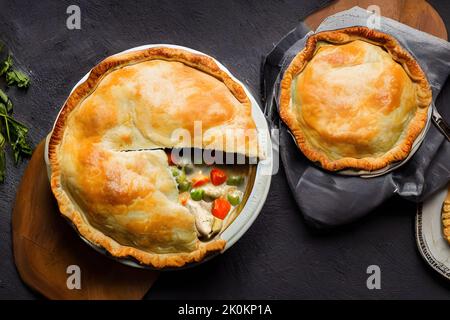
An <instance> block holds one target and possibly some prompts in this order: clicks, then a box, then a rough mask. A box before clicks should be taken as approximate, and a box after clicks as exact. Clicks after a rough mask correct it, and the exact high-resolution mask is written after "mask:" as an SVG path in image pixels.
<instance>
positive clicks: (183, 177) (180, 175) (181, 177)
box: [175, 171, 186, 184]
mask: <svg viewBox="0 0 450 320" xmlns="http://www.w3.org/2000/svg"><path fill="white" fill-rule="evenodd" d="M175 180H176V181H177V183H178V184H180V183H182V182H184V181H186V175H185V174H184V172H183V171H178V175H177V176H176V178H175Z"/></svg>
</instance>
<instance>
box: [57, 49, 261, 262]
mask: <svg viewBox="0 0 450 320" xmlns="http://www.w3.org/2000/svg"><path fill="white" fill-rule="evenodd" d="M196 122H198V123H196ZM199 126H201V127H199ZM199 130H200V131H199ZM186 133H188V135H186ZM186 137H187V138H186ZM227 142H228V143H227ZM232 142H234V143H232ZM173 147H198V148H206V149H215V150H223V151H226V152H234V153H241V154H244V155H247V156H249V157H257V156H258V155H259V154H260V150H258V141H257V134H256V127H255V123H254V121H253V119H252V117H251V104H250V101H249V99H248V97H247V95H246V93H245V91H244V89H243V88H242V87H241V86H240V85H239V84H238V83H236V82H235V81H233V80H232V79H231V78H230V76H228V75H227V74H226V73H225V72H223V71H222V70H221V69H220V68H219V67H218V66H217V65H216V63H215V62H214V61H213V60H212V59H211V58H209V57H206V56H203V55H197V54H193V53H190V52H187V51H184V50H181V49H172V48H165V47H164V48H151V49H147V50H143V51H136V52H131V53H126V54H121V55H116V56H112V57H110V58H107V59H106V60H104V61H103V62H101V63H100V64H99V65H97V66H96V67H95V68H94V69H93V70H92V71H91V73H90V75H89V78H88V79H87V80H86V81H85V82H84V83H82V84H81V85H79V86H78V87H77V88H76V89H75V90H74V92H73V93H71V95H70V96H69V98H68V99H67V101H66V103H65V105H64V107H63V108H62V111H61V113H60V115H59V117H58V119H57V122H56V124H55V127H54V130H53V132H52V135H51V138H50V143H49V159H50V165H51V169H52V175H51V187H52V190H53V193H54V195H55V197H56V199H57V201H58V204H59V208H60V211H61V212H62V214H63V215H64V216H66V217H67V218H68V219H69V220H71V221H72V223H73V224H74V225H75V227H76V228H77V229H78V232H79V233H80V234H81V235H82V236H83V237H85V238H86V239H88V240H89V241H91V242H93V243H94V244H96V245H98V246H101V247H104V248H105V249H106V250H107V251H108V252H109V253H110V254H112V255H113V256H115V257H133V258H135V259H136V260H138V261H139V262H140V263H142V264H147V265H151V266H154V267H157V268H163V267H177V266H182V265H184V264H185V263H188V262H193V261H199V260H201V259H203V258H204V257H205V255H206V254H208V253H210V252H214V251H220V250H222V249H223V248H224V246H225V241H224V240H222V239H220V238H219V237H215V238H212V239H210V241H200V240H199V231H198V228H197V227H196V216H195V214H193V212H190V210H189V207H187V206H186V205H183V204H182V203H181V202H180V200H179V190H178V189H179V185H177V181H176V180H175V179H174V176H173V174H172V172H171V169H170V168H169V162H168V156H167V154H166V152H165V151H164V150H163V149H164V148H173ZM185 191H186V190H185ZM196 210H197V211H199V210H200V209H199V208H197V207H196ZM208 219H210V220H211V221H213V218H208ZM208 221H209V220H208ZM211 223H212V222H211Z"/></svg>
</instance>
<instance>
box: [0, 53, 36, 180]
mask: <svg viewBox="0 0 450 320" xmlns="http://www.w3.org/2000/svg"><path fill="white" fill-rule="evenodd" d="M1 50H2V48H1V47H0V52H1ZM0 76H4V77H5V81H6V85H7V86H8V87H11V86H16V87H18V88H21V89H24V88H28V86H29V85H30V79H29V78H28V77H27V76H26V75H25V74H24V73H23V72H21V71H19V70H16V69H13V60H12V58H11V55H8V56H7V57H6V59H4V60H3V61H2V62H1V63H0ZM12 113H13V103H12V101H11V99H9V97H8V95H7V94H6V93H5V92H4V91H3V90H2V89H0V182H3V181H4V180H5V176H6V150H5V149H6V145H7V144H9V145H10V146H11V150H12V154H13V157H14V163H15V164H16V165H17V164H18V163H19V161H20V160H21V159H22V158H25V157H29V156H31V153H32V152H33V149H32V148H31V146H30V145H29V144H28V142H27V134H28V128H27V127H26V126H25V125H24V124H23V123H21V122H19V121H17V120H16V119H14V117H13V115H12Z"/></svg>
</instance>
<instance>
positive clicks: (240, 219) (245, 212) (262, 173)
mask: <svg viewBox="0 0 450 320" xmlns="http://www.w3.org/2000/svg"><path fill="white" fill-rule="evenodd" d="M153 47H168V48H178V49H183V50H186V51H189V52H192V53H196V54H202V55H205V56H208V55H207V54H204V53H202V52H200V51H197V50H193V49H191V48H187V47H183V46H177V45H170V44H152V45H144V46H139V47H135V48H132V49H128V50H125V51H123V52H120V53H117V54H115V55H119V54H123V53H126V52H131V51H138V50H144V49H148V48H153ZM208 57H210V58H212V59H213V60H214V61H215V62H216V63H217V65H218V66H219V67H220V68H221V69H222V70H224V71H225V72H227V73H228V75H229V76H231V78H232V79H233V80H234V81H236V82H237V83H239V84H240V85H241V86H242V87H243V88H244V90H245V92H246V93H247V96H248V97H249V98H250V101H251V104H252V116H253V120H254V121H255V124H256V127H257V129H258V132H259V133H260V134H259V143H260V145H261V146H262V147H263V148H264V154H265V157H266V158H265V159H264V160H262V161H260V162H259V163H258V165H257V169H256V177H255V182H254V185H253V189H252V191H251V193H250V195H249V197H248V199H247V202H246V203H245V206H244V208H242V210H241V212H240V213H239V215H238V216H237V217H236V219H235V220H234V221H233V222H232V223H231V224H230V225H229V226H228V228H226V229H225V230H224V231H223V232H222V234H221V238H222V239H224V240H225V241H226V246H225V248H224V249H223V251H222V252H225V251H226V250H227V249H229V248H230V247H231V246H232V245H233V244H234V243H236V241H237V240H239V239H240V238H241V237H242V236H243V235H244V233H245V232H246V231H247V230H248V228H250V226H251V225H252V224H253V222H254V221H255V219H256V217H258V215H259V213H260V211H261V209H262V207H263V205H264V202H265V201H266V198H267V194H268V192H269V187H270V182H271V180H272V167H273V159H272V158H273V154H272V142H271V140H270V136H269V128H268V126H267V122H266V118H265V117H264V114H263V112H262V109H261V107H260V106H259V104H258V102H257V101H256V99H255V97H254V96H253V95H252V94H251V92H250V91H249V90H248V89H247V87H246V86H245V85H244V84H243V83H242V82H240V81H239V80H238V79H236V77H234V76H233V75H232V74H231V72H230V71H229V70H228V69H227V68H226V67H225V66H224V65H222V64H221V63H220V62H218V61H217V60H216V59H215V58H213V57H211V56H208ZM88 76H89V73H88V74H86V75H85V76H84V77H83V78H82V79H81V80H80V81H78V83H77V84H76V85H75V87H74V88H73V89H72V91H71V92H73V90H75V88H76V87H77V86H79V85H80V84H81V83H83V82H84V81H86V79H87V78H88ZM60 112H61V111H60ZM58 117H59V113H58ZM55 123H56V122H55ZM50 135H51V133H50V134H49V135H48V136H47V139H46V143H45V152H44V159H45V163H46V164H47V174H48V176H49V177H50V176H51V168H50V166H49V159H48V142H49V137H50ZM81 238H82V239H83V240H84V241H85V242H86V243H88V244H89V245H91V246H92V247H93V248H94V249H95V250H97V251H99V252H102V253H107V252H106V251H105V250H104V249H103V248H99V247H97V246H95V245H93V244H91V243H90V242H89V241H88V240H86V239H84V238H83V237H81ZM211 257H212V256H210V257H208V258H209V259H210V258H211ZM208 258H207V259H204V260H203V261H202V262H204V261H207V260H209V259H208ZM116 260H118V261H120V262H122V263H124V264H126V265H130V266H134V267H140V268H142V267H145V266H142V265H140V264H138V263H136V262H135V261H134V260H131V259H116ZM202 262H200V263H202ZM197 264H198V263H196V264H191V265H188V267H189V266H193V265H197ZM178 269H179V268H178Z"/></svg>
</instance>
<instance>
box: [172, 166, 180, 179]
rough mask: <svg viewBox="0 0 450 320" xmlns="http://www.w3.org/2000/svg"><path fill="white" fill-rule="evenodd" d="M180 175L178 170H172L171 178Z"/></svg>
mask: <svg viewBox="0 0 450 320" xmlns="http://www.w3.org/2000/svg"><path fill="white" fill-rule="evenodd" d="M179 175H180V170H178V169H177V168H172V176H174V177H178V176H179Z"/></svg>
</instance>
